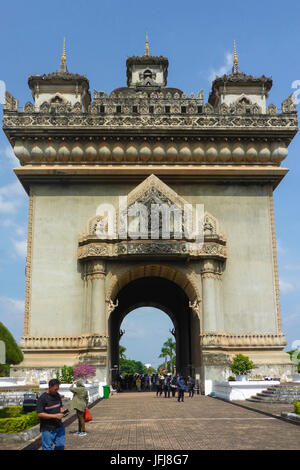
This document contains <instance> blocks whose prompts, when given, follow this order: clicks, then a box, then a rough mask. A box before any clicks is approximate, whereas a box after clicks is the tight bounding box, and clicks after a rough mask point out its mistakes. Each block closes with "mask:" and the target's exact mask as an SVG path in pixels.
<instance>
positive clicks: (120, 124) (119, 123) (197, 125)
mask: <svg viewBox="0 0 300 470" xmlns="http://www.w3.org/2000/svg"><path fill="white" fill-rule="evenodd" d="M64 106H67V105H63V104H62V105H60V107H59V106H58V107H57V108H55V110H54V112H53V113H52V114H47V113H42V112H30V113H29V112H27V113H18V112H14V111H4V116H3V129H4V130H5V131H6V132H7V134H11V133H12V131H17V130H18V129H20V130H21V129H24V128H30V132H31V133H32V132H33V130H34V128H37V129H38V128H46V129H51V128H55V129H56V132H57V131H59V130H60V129H59V128H62V129H65V128H68V127H71V128H76V127H77V128H78V127H79V128H82V127H83V128H87V129H91V128H94V127H98V128H100V129H105V128H110V129H120V128H121V129H133V128H135V129H136V128H139V129H144V130H145V128H149V129H176V128H178V129H179V128H180V129H182V130H183V129H198V130H199V129H206V128H210V130H211V131H212V132H213V131H214V130H224V131H225V130H230V131H232V130H234V129H235V130H237V129H239V130H244V131H247V132H249V131H258V130H263V129H267V130H268V131H270V130H273V131H275V130H276V131H277V132H281V131H283V130H286V129H290V130H294V131H295V132H296V131H297V129H298V121H297V115H296V114H295V113H292V114H277V115H269V114H260V115H253V116H248V115H247V116H243V115H242V114H235V113H230V108H228V116H226V114H225V113H224V107H223V108H222V109H223V114H216V113H215V112H214V111H213V110H210V109H209V108H205V109H204V113H203V114H200V115H199V114H196V113H195V114H193V113H190V114H188V115H182V114H181V113H180V112H178V115H176V113H174V114H173V113H172V115H168V114H167V115H165V114H162V113H159V112H157V113H156V114H153V115H152V114H150V115H149V114H140V115H137V116H135V115H133V114H132V112H131V110H128V115H124V114H123V115H121V116H120V115H118V114H115V113H111V114H110V113H108V115H97V113H98V111H97V107H96V109H95V111H96V112H95V113H92V112H90V113H82V112H81V111H80V110H79V109H78V112H72V110H70V112H69V113H67V112H66V111H67V109H68V108H66V109H65V108H64ZM94 106H95V105H94ZM157 111H159V108H158V109H157ZM77 130H78V129H77Z"/></svg>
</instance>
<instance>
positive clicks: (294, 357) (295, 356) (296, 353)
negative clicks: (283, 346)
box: [288, 349, 300, 373]
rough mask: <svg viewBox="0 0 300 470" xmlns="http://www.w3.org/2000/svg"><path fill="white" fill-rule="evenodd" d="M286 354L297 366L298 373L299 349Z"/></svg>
mask: <svg viewBox="0 0 300 470" xmlns="http://www.w3.org/2000/svg"><path fill="white" fill-rule="evenodd" d="M288 354H289V355H290V358H291V361H293V362H294V363H295V364H296V365H297V367H298V372H299V373H300V349H292V350H291V351H288Z"/></svg>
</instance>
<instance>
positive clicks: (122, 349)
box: [119, 344, 126, 359]
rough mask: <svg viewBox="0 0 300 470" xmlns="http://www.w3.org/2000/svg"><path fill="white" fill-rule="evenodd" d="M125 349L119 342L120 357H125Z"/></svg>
mask: <svg viewBox="0 0 300 470" xmlns="http://www.w3.org/2000/svg"><path fill="white" fill-rule="evenodd" d="M125 351H126V348H125V346H122V345H121V344H119V356H120V359H126V356H125Z"/></svg>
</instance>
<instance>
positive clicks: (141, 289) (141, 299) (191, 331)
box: [108, 265, 200, 375]
mask: <svg viewBox="0 0 300 470" xmlns="http://www.w3.org/2000/svg"><path fill="white" fill-rule="evenodd" d="M154 267H155V268H156V270H155V269H153V273H154V275H151V271H150V269H149V267H148V270H147V266H144V267H143V269H140V271H139V272H140V273H141V272H142V270H144V272H145V273H146V275H144V276H141V275H140V276H137V273H136V275H135V276H134V275H132V278H131V280H130V279H129V278H128V277H127V279H128V282H127V283H126V282H125V280H124V276H123V279H122V276H121V278H120V280H121V281H122V284H121V285H119V286H118V287H117V286H115V287H114V295H115V302H114V304H110V305H114V309H113V310H112V309H111V308H109V312H108V313H109V318H108V336H109V339H110V340H109V351H108V355H109V368H110V369H111V370H112V369H113V368H114V366H115V365H118V364H119V338H120V336H119V332H120V326H121V323H122V321H123V319H124V318H125V316H126V315H127V314H129V313H130V312H131V311H132V310H133V309H135V308H138V307H142V306H152V307H156V308H159V309H160V310H162V311H164V312H165V313H166V314H167V315H168V316H169V317H170V319H171V320H172V322H173V325H174V328H175V340H176V369H177V371H180V372H181V373H183V374H186V375H188V374H191V373H193V374H195V372H196V370H197V371H199V370H200V342H199V335H200V317H199V316H197V315H195V312H194V310H193V309H192V308H191V301H190V298H189V296H188V295H187V292H186V291H185V290H184V287H183V286H180V285H179V283H178V281H177V282H174V280H170V279H168V278H167V277H163V276H157V275H155V274H157V273H158V269H159V267H158V265H157V266H152V268H154ZM161 268H163V266H161ZM179 274H180V273H179ZM179 279H180V276H179ZM185 284H186V285H187V284H189V281H187V280H186V283H185ZM189 287H190V286H189ZM199 303H200V302H199Z"/></svg>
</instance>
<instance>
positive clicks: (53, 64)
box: [0, 0, 300, 362]
mask: <svg viewBox="0 0 300 470" xmlns="http://www.w3.org/2000/svg"><path fill="white" fill-rule="evenodd" d="M1 16H2V18H3V21H2V24H1V28H0V44H1V46H2V47H0V64H1V67H0V80H3V81H4V82H5V84H6V87H7V90H8V91H9V92H10V93H12V94H13V95H14V96H15V97H17V98H18V99H19V102H20V105H21V106H23V104H25V103H26V102H27V101H29V100H31V95H30V91H29V88H28V86H27V79H28V75H30V74H35V73H40V74H42V73H49V72H53V71H55V70H57V69H58V65H59V61H60V55H61V49H62V42H63V38H64V37H66V52H67V64H68V68H69V70H70V71H72V72H77V73H81V74H86V75H87V77H88V79H89V80H90V89H91V90H93V88H95V89H97V90H104V91H106V92H110V91H111V90H112V89H114V88H116V87H119V86H124V85H126V69H125V62H126V57H127V56H131V55H140V54H142V53H143V51H144V43H145V34H146V32H148V35H149V42H150V53H151V54H153V55H164V56H167V57H168V58H169V63H170V65H169V75H168V85H169V86H174V87H178V88H180V89H182V90H184V92H185V93H187V94H189V93H191V92H193V93H197V92H198V91H199V90H200V89H203V90H204V97H205V100H207V98H208V94H209V91H210V86H211V79H212V77H213V76H214V74H216V73H217V74H222V73H225V72H229V71H230V68H231V60H232V48H233V40H234V39H235V40H236V42H237V48H238V57H239V63H240V67H241V70H242V71H244V72H246V73H251V74H253V75H262V74H264V75H267V76H272V78H273V82H274V84H273V89H272V90H271V93H270V98H269V103H271V102H272V103H274V104H275V105H276V106H278V107H280V105H281V102H282V101H283V99H285V98H286V97H287V96H288V95H290V93H291V92H292V91H294V90H292V89H291V85H292V82H293V81H295V80H300V60H299V55H300V54H299V51H300V35H299V17H300V3H299V2H298V1H289V2H286V3H284V4H283V3H282V2H281V1H274V0H272V1H270V0H264V1H263V2H262V1H258V0H253V1H252V2H251V5H250V4H249V2H245V1H241V0H239V1H234V0H227V2H224V1H220V0H217V1H215V2H199V0H197V1H195V0H187V1H186V2H182V1H178V0H163V1H161V0H160V1H157V0H152V1H151V2H146V1H145V0H127V1H126V2H125V1H124V0H101V1H99V0H98V1H94V0H84V1H80V0H72V1H66V0H60V1H58V0H51V1H49V2H41V1H35V0H28V1H27V2H23V1H20V0H18V1H15V0H14V1H11V2H2V4H1ZM1 108H2V106H1ZM1 113H2V110H1ZM0 132H1V135H0V159H1V160H0V161H1V164H0V236H1V243H0V319H1V320H2V321H3V322H4V323H5V324H6V325H7V326H8V328H10V329H11V331H12V332H13V334H14V335H15V336H16V338H17V339H18V340H19V339H20V337H21V335H22V330H23V309H24V291H25V277H24V268H25V253H26V231H27V212H28V205H27V197H26V195H25V193H24V191H23V189H22V187H21V185H20V184H19V183H18V180H17V178H16V177H15V175H14V173H13V170H12V169H13V167H14V166H17V161H16V159H15V158H14V156H13V154H12V152H11V150H10V148H9V145H8V142H7V139H6V137H5V135H4V134H3V132H2V131H0ZM299 139H300V137H299V135H298V136H296V137H295V139H294V140H293V142H292V143H291V145H290V147H289V156H288V158H287V159H286V160H285V161H284V164H283V166H285V167H287V168H289V169H290V172H289V173H288V175H287V176H286V177H285V179H284V180H283V182H282V183H281V184H280V186H279V187H278V188H277V190H276V191H275V221H276V234H277V240H278V264H279V276H280V282H281V308H282V319H283V329H284V332H285V333H286V338H287V340H288V346H291V344H292V341H293V340H297V339H300V321H299V317H300V295H299V293H300V276H299V275H300V252H299V244H298V238H299V236H298V234H299V231H300V222H299V195H300V190H299V177H300V163H299V156H298V154H299V150H300V140H299ZM136 315H138V314H136ZM140 315H141V316H140V317H137V316H136V318H142V317H143V315H144V317H145V318H144V319H143V321H141V328H144V330H143V331H144V332H145V331H147V330H148V329H149V323H148V322H149V318H150V317H149V315H146V314H145V312H141V313H140ZM155 315H156V314H155ZM161 315H162V318H163V319H164V324H165V326H164V328H165V330H164V331H165V332H164V331H162V330H161V327H162V321H161V320H155V321H154V320H153V315H152V316H151V321H152V325H153V330H152V331H154V332H155V331H156V332H158V331H159V332H160V333H159V334H158V333H157V334H156V335H155V338H156V339H155V346H153V350H155V351H157V354H156V353H154V356H155V354H156V356H158V354H159V349H160V346H161V344H162V343H163V341H165V339H166V338H167V337H168V336H169V334H168V330H169V328H170V324H169V320H168V317H167V316H166V315H165V314H161ZM133 318H134V314H133V313H131V315H129V316H128V317H127V319H126V320H125V321H129V320H130V321H131V322H132V321H133V320H132V319H133ZM137 321H140V320H137ZM155 322H156V323H155ZM125 329H126V327H125ZM139 336H140V339H139V337H135V341H130V338H129V336H128V337H127V340H126V339H125V336H124V340H123V344H125V342H126V344H125V345H126V346H127V347H128V355H129V356H130V357H132V358H136V359H141V360H142V361H144V362H151V361H152V357H154V356H151V358H149V355H150V352H149V353H147V354H146V352H145V353H144V352H143V346H142V345H143V344H145V337H143V335H142V333H141V334H140V335H139ZM151 337H152V339H153V337H154V336H153V333H151V334H150V336H149V341H151ZM127 343H128V344H127ZM151 354H152V353H151Z"/></svg>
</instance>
